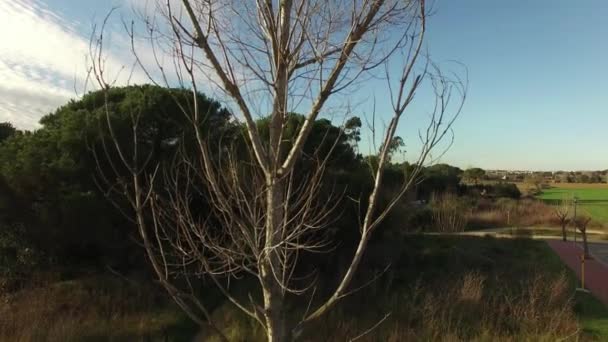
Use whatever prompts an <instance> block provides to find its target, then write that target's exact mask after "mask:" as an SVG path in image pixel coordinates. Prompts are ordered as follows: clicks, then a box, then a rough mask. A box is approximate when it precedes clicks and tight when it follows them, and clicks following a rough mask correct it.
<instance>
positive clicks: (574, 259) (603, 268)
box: [547, 240, 608, 306]
mask: <svg viewBox="0 0 608 342" xmlns="http://www.w3.org/2000/svg"><path fill="white" fill-rule="evenodd" d="M547 244H548V245H549V246H550V247H551V248H552V249H553V250H554V251H555V253H557V255H559V257H560V258H561V259H562V261H563V262H564V263H565V264H566V265H568V267H570V268H571V269H572V270H573V271H574V272H575V273H576V275H577V276H578V278H579V279H580V277H581V261H580V257H581V254H582V252H583V251H582V249H581V248H580V246H577V245H575V244H574V243H572V242H570V241H567V242H563V241H559V240H547ZM589 247H590V253H591V254H594V251H595V252H599V253H600V254H598V255H597V258H598V260H585V287H586V288H587V289H588V290H590V291H591V293H593V295H594V296H595V297H596V298H597V299H599V300H600V301H601V302H602V303H604V304H605V305H607V306H608V263H607V262H604V260H605V261H608V246H606V245H605V244H590V245H589ZM600 258H601V259H600ZM604 258H606V259H604Z"/></svg>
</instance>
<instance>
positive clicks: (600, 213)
mask: <svg viewBox="0 0 608 342" xmlns="http://www.w3.org/2000/svg"><path fill="white" fill-rule="evenodd" d="M601 185H602V187H595V188H593V187H586V188H583V187H580V188H576V187H570V186H568V187H561V186H560V187H556V188H551V189H547V190H544V191H543V193H542V194H541V195H540V198H541V199H543V200H549V201H559V200H562V199H570V198H572V197H573V196H577V197H578V198H579V200H580V204H579V208H580V209H581V210H583V212H586V213H587V214H588V215H590V216H591V217H592V218H594V219H595V220H597V221H599V222H602V223H608V188H606V187H603V185H604V184H601Z"/></svg>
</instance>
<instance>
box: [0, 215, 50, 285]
mask: <svg viewBox="0 0 608 342" xmlns="http://www.w3.org/2000/svg"><path fill="white" fill-rule="evenodd" d="M41 257H42V255H41V253H40V252H38V250H37V249H36V248H34V247H33V245H32V244H31V243H29V242H28V241H27V239H26V238H25V237H24V228H23V226H22V225H19V224H13V225H5V226H4V227H2V228H1V229H0V292H3V291H7V290H14V289H15V288H16V287H18V286H19V285H20V283H22V282H23V281H24V280H25V279H26V278H27V277H28V276H29V275H30V274H31V272H32V271H33V270H34V268H35V267H36V266H37V265H38V264H39V262H40V260H41Z"/></svg>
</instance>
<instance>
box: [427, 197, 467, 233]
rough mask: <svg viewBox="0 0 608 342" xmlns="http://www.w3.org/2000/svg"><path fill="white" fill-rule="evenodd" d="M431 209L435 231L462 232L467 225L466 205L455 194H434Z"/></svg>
mask: <svg viewBox="0 0 608 342" xmlns="http://www.w3.org/2000/svg"><path fill="white" fill-rule="evenodd" d="M431 211H432V220H433V228H434V231H438V232H442V233H453V232H462V231H464V230H465V228H466V226H467V215H466V209H465V205H464V203H463V202H462V200H461V199H460V198H458V196H456V195H454V194H451V193H442V194H433V197H432V198H431Z"/></svg>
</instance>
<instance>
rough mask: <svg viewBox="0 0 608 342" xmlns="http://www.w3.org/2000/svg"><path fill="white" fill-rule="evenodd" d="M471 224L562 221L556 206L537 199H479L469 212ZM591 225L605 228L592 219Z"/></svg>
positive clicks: (519, 224)
mask: <svg viewBox="0 0 608 342" xmlns="http://www.w3.org/2000/svg"><path fill="white" fill-rule="evenodd" d="M468 221H469V226H470V227H473V228H493V227H496V228H497V227H532V226H548V227H560V226H561V224H562V222H561V221H560V219H559V218H558V217H557V216H556V214H555V208H554V207H553V206H551V205H548V204H546V203H544V202H542V201H539V200H535V199H530V198H526V199H522V200H519V201H516V200H510V199H499V200H497V201H492V200H479V201H478V202H477V204H476V205H475V206H474V207H473V208H472V209H471V210H470V212H469V217H468ZM589 227H594V228H603V225H602V223H600V222H596V221H592V222H590V223H589Z"/></svg>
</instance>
